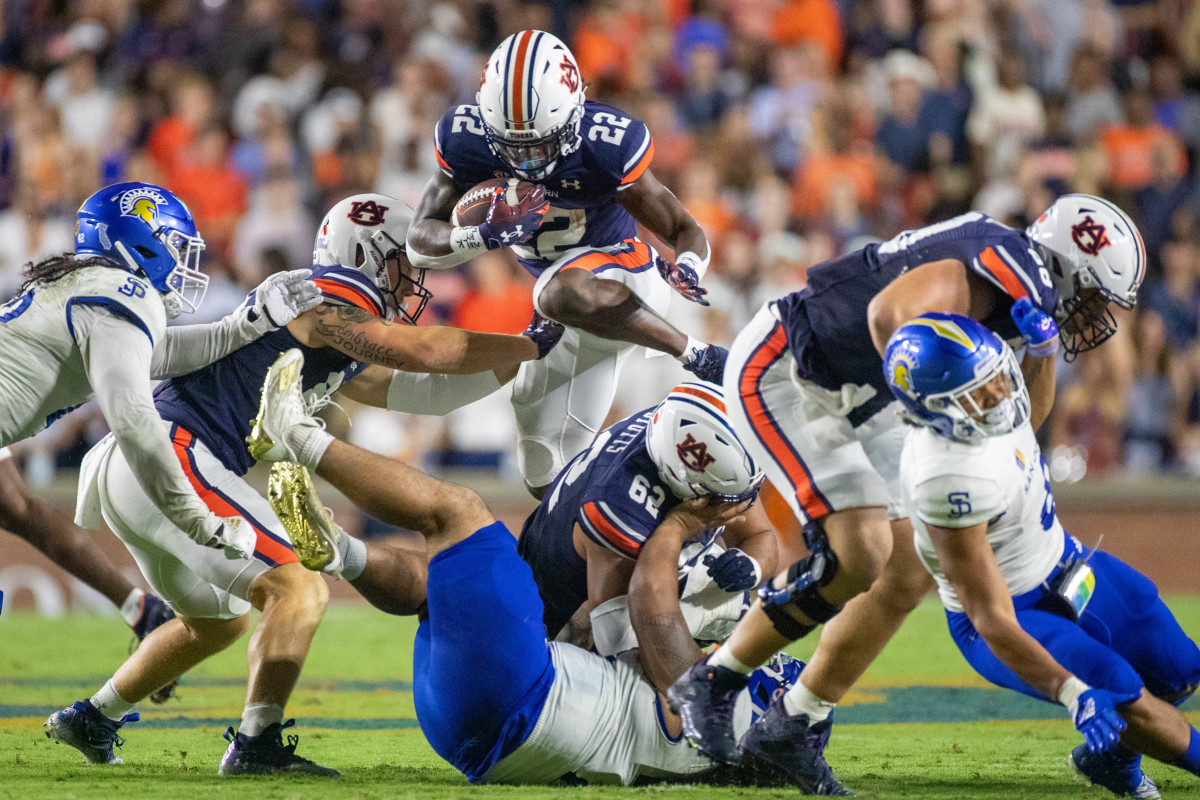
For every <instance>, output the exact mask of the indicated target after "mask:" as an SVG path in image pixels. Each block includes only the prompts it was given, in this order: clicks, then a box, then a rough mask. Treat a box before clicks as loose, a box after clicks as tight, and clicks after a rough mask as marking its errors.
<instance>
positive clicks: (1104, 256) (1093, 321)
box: [1025, 194, 1146, 358]
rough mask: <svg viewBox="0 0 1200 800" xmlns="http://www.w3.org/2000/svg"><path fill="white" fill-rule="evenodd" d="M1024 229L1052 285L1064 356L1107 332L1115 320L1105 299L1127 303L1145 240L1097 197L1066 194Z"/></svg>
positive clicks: (1140, 272) (1140, 273)
mask: <svg viewBox="0 0 1200 800" xmlns="http://www.w3.org/2000/svg"><path fill="white" fill-rule="evenodd" d="M1025 233H1026V235H1027V236H1028V237H1029V238H1030V240H1032V241H1033V242H1034V243H1035V244H1036V245H1039V249H1040V251H1041V254H1042V256H1043V258H1044V260H1045V261H1046V266H1047V267H1049V270H1050V278H1051V280H1052V281H1053V282H1054V287H1055V289H1057V290H1058V306H1057V307H1056V308H1055V311H1054V316H1055V318H1056V319H1057V321H1058V323H1059V325H1060V326H1061V328H1062V334H1063V335H1062V342H1063V348H1064V350H1066V352H1067V356H1068V358H1070V357H1073V356H1074V355H1075V354H1076V353H1080V352H1083V351H1085V350H1090V349H1092V348H1093V347H1095V346H1096V345H1098V344H1100V343H1101V342H1103V341H1104V340H1106V339H1108V338H1109V337H1110V336H1112V335H1113V334H1114V333H1115V332H1116V330H1117V323H1116V320H1115V319H1114V318H1113V316H1112V313H1111V312H1110V311H1109V310H1108V303H1116V304H1117V305H1118V306H1120V307H1121V308H1126V309H1128V308H1133V306H1134V303H1136V302H1137V291H1138V287H1139V286H1141V284H1142V279H1143V278H1144V277H1145V275H1146V246H1145V245H1144V244H1143V243H1142V235H1141V234H1140V233H1138V229H1137V226H1136V225H1134V224H1133V220H1131V219H1130V218H1129V216H1128V215H1127V214H1126V213H1125V212H1124V211H1122V210H1121V209H1119V208H1117V207H1116V206H1115V205H1113V204H1112V203H1110V202H1108V201H1107V200H1104V199H1102V198H1099V197H1093V196H1092V195H1089V194H1067V195H1063V196H1062V197H1060V198H1059V199H1058V200H1056V201H1055V202H1054V205H1052V206H1050V208H1048V209H1047V210H1046V211H1045V212H1044V213H1043V214H1042V215H1041V216H1040V217H1038V219H1037V222H1035V223H1033V224H1032V225H1030V226H1029V227H1028V228H1026V230H1025ZM1088 289H1094V290H1096V291H1094V292H1088V291H1085V290H1088Z"/></svg>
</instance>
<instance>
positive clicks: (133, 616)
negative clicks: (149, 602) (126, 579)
mask: <svg viewBox="0 0 1200 800" xmlns="http://www.w3.org/2000/svg"><path fill="white" fill-rule="evenodd" d="M145 596H146V593H145V592H143V591H142V590H141V589H133V590H131V591H130V592H129V596H128V597H126V598H125V602H123V603H121V619H123V620H125V623H126V624H127V625H129V627H131V628H132V627H133V626H134V625H137V622H138V620H139V619H141V617H142V598H144V597H145Z"/></svg>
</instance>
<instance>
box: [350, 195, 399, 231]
mask: <svg viewBox="0 0 1200 800" xmlns="http://www.w3.org/2000/svg"><path fill="white" fill-rule="evenodd" d="M388 208H389V207H388V206H381V205H379V203H376V202H375V201H374V200H366V201H364V202H361V203H360V202H354V203H351V204H350V213H349V214H347V215H346V216H347V217H349V218H350V221H351V222H353V223H355V224H357V225H362V226H364V227H367V228H373V227H375V226H376V225H382V224H383V221H384V214H386V213H387V210H388Z"/></svg>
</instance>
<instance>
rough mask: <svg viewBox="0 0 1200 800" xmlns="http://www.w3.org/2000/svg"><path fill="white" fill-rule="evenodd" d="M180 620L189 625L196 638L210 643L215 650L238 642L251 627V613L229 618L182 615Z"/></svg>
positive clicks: (189, 629)
mask: <svg viewBox="0 0 1200 800" xmlns="http://www.w3.org/2000/svg"><path fill="white" fill-rule="evenodd" d="M179 620H180V622H182V623H183V624H184V625H185V626H186V627H187V629H188V631H189V632H190V633H191V634H192V636H193V637H194V638H196V639H198V640H201V641H204V642H206V643H208V644H209V645H210V646H211V647H212V648H213V650H214V652H216V651H220V650H224V649H225V648H226V647H228V646H229V645H231V644H233V643H234V642H236V641H237V640H238V639H240V638H241V636H242V634H244V633H245V632H246V630H247V629H248V628H249V627H250V615H249V614H242V615H241V616H238V617H232V618H228V619H225V618H220V617H180V618H179Z"/></svg>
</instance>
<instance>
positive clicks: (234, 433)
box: [154, 266, 384, 475]
mask: <svg viewBox="0 0 1200 800" xmlns="http://www.w3.org/2000/svg"><path fill="white" fill-rule="evenodd" d="M312 277H313V281H314V282H315V283H316V284H317V287H318V288H320V290H321V292H322V294H323V295H324V302H326V303H329V304H331V305H345V306H356V307H358V308H362V309H364V310H366V311H368V312H370V313H372V314H375V315H376V316H383V310H384V300H383V295H382V294H381V293H380V291H379V289H377V288H376V287H375V284H373V283H372V282H371V281H370V279H368V278H367V277H366V276H365V275H363V274H362V273H361V272H359V271H358V270H354V269H349V268H347V267H340V266H334V267H313V275H312ZM246 302H247V303H253V302H254V294H253V292H252V293H251V294H250V296H249V297H248V298H246ZM293 347H298V348H300V350H301V351H302V352H303V353H304V369H303V371H302V373H301V384H300V385H301V388H302V389H303V390H304V391H305V392H306V393H308V392H310V391H311V392H313V394H316V395H319V396H322V397H325V396H328V395H330V394H332V393H333V392H334V391H336V390H337V388H338V386H340V385H341V384H342V383H343V382H344V381H348V380H350V379H351V378H353V377H354V376H355V375H357V374H358V373H359V372H362V370H363V369H365V368H366V366H367V365H366V364H364V363H363V362H361V361H355V360H354V359H352V358H351V357H350V356H348V355H346V354H344V353H342V352H340V351H338V350H334V349H333V348H332V347H307V346H305V345H303V344H301V343H300V342H299V341H297V340H296V337H294V336H292V334H291V333H289V332H288V329H287V328H286V327H285V328H280V329H279V330H277V331H272V332H271V333H268V334H267V335H265V336H263V337H262V338H260V339H258V340H256V341H254V342H251V343H250V344H248V345H246V346H244V347H240V348H238V349H237V350H234V351H233V352H232V353H230V354H229V355H227V356H225V357H224V358H222V359H220V360H218V361H214V362H213V363H212V364H209V365H208V366H207V367H204V368H202V369H198V370H196V371H195V372H191V373H188V374H187V375H181V376H179V377H176V378H170V379H169V380H166V381H163V382H162V383H160V384H159V385H158V388H157V389H155V391H154V404H155V406H156V407H157V408H158V413H159V414H160V415H162V418H163V419H166V420H170V421H171V422H174V423H176V424H178V425H180V426H181V427H183V428H184V429H185V430H187V431H189V432H190V433H192V434H193V435H194V436H195V437H196V438H198V439H199V440H200V441H202V442H204V444H205V446H207V447H208V449H209V450H210V451H212V453H213V455H215V456H216V457H217V458H219V459H220V460H221V463H222V464H224V465H225V466H226V467H227V468H228V469H229V470H231V471H233V472H235V473H237V474H238V475H243V474H245V472H246V470H248V469H250V467H251V465H253V464H254V460H253V459H251V458H250V452H249V451H248V450H247V449H246V437H247V436H249V435H250V423H251V421H252V420H253V419H254V418H255V417H256V416H258V404H259V399H260V398H261V396H262V387H263V381H264V380H266V377H267V370H269V369H270V368H271V365H272V364H274V363H275V359H277V358H279V354H280V353H282V352H283V351H285V350H290V349H291V348H293Z"/></svg>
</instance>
